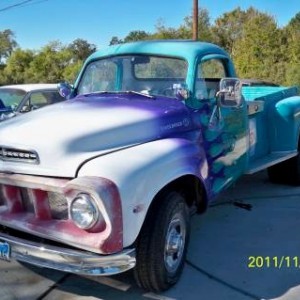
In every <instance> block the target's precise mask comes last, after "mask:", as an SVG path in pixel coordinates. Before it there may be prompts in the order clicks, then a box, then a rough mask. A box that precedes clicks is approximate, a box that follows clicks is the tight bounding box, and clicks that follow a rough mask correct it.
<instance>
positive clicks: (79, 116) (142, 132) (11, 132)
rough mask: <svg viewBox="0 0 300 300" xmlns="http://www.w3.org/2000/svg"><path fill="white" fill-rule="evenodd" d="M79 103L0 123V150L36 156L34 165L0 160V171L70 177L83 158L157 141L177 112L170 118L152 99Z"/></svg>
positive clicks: (35, 112)
mask: <svg viewBox="0 0 300 300" xmlns="http://www.w3.org/2000/svg"><path fill="white" fill-rule="evenodd" d="M80 100H81V99H75V100H70V101H66V102H62V103H59V104H56V105H52V106H49V107H46V108H44V109H40V110H37V111H34V112H31V113H27V114H25V115H23V116H20V117H16V118H13V119H11V120H8V121H6V122H3V123H2V124H0V146H1V147H4V148H9V149H18V150H21V151H22V150H24V151H26V150H30V151H34V152H36V153H37V155H38V157H39V163H37V164H32V163H28V162H24V161H2V160H0V172H1V171H9V172H15V173H24V174H32V175H43V176H57V177H74V176H76V171H77V169H78V167H79V166H80V165H82V164H83V163H84V162H85V161H86V160H89V159H91V158H93V157H95V156H98V155H103V154H105V153H108V152H111V151H115V150H117V149H120V148H124V147H129V146H132V145H136V144H140V143H144V142H147V141H150V140H154V139H157V138H159V137H160V135H161V130H160V128H161V125H162V124H165V122H164V121H163V120H165V119H166V118H167V120H168V119H169V118H170V117H171V119H172V120H174V117H175V119H176V115H177V113H178V107H176V108H177V109H175V111H176V113H175V116H174V115H173V114H172V109H169V110H166V109H165V107H166V106H165V105H159V103H158V101H155V100H152V99H150V100H145V99H143V100H140V99H137V101H136V100H128V99H127V100H126V99H125V100H124V99H122V98H118V97H115V98H114V99H109V98H107V99H104V100H103V99H101V100H99V99H98V100H97V99H82V100H81V101H80ZM83 100H84V101H83ZM96 100H97V101H96ZM141 103H142V104H141ZM175 106H177V105H175ZM163 107H164V108H163ZM179 115H180V114H179ZM166 122H168V121H166ZM0 151H2V150H0Z"/></svg>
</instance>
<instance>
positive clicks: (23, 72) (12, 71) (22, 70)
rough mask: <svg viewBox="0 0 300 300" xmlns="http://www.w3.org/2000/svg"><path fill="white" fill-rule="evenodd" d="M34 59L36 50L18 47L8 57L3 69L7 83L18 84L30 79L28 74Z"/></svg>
mask: <svg viewBox="0 0 300 300" xmlns="http://www.w3.org/2000/svg"><path fill="white" fill-rule="evenodd" d="M33 60H34V52H33V51H31V50H22V49H20V48H18V49H16V50H15V51H14V52H12V54H11V55H10V57H9V58H8V59H7V63H6V67H5V69H4V70H3V76H4V78H5V83H10V84H17V83H25V82H28V81H30V76H29V74H28V72H29V69H30V64H31V62H32V61H33Z"/></svg>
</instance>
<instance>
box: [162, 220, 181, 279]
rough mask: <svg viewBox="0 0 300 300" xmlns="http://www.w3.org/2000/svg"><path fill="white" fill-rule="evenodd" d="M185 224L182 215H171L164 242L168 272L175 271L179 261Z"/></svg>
mask: <svg viewBox="0 0 300 300" xmlns="http://www.w3.org/2000/svg"><path fill="white" fill-rule="evenodd" d="M185 236H186V226H185V222H184V220H183V218H182V215H180V214H176V215H174V216H173V218H172V220H171V222H170V224H169V228H168V232H167V236H166V243H165V254H164V260H165V266H166V268H167V270H168V272H171V273H172V272H175V271H176V270H177V268H178V266H179V264H180V262H181V259H182V256H183V251H184V247H185Z"/></svg>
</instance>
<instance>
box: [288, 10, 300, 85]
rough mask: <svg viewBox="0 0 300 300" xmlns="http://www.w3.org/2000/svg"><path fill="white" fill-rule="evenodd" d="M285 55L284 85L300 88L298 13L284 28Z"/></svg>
mask: <svg viewBox="0 0 300 300" xmlns="http://www.w3.org/2000/svg"><path fill="white" fill-rule="evenodd" d="M284 32H285V37H286V41H285V45H286V46H285V53H286V84H288V85H298V86H299V87H300V43H299V41H300V12H298V13H297V14H296V15H295V17H294V18H292V19H291V21H290V22H289V24H288V25H287V26H286V28H284Z"/></svg>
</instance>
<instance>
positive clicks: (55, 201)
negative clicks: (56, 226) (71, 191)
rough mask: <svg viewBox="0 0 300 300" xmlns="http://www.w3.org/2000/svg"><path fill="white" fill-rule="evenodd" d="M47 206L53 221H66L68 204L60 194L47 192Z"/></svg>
mask: <svg viewBox="0 0 300 300" xmlns="http://www.w3.org/2000/svg"><path fill="white" fill-rule="evenodd" d="M48 199H49V205H50V209H51V214H52V218H53V219H57V220H67V219H68V202H67V199H66V198H65V197H64V195H62V194H58V193H52V192H48Z"/></svg>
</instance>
